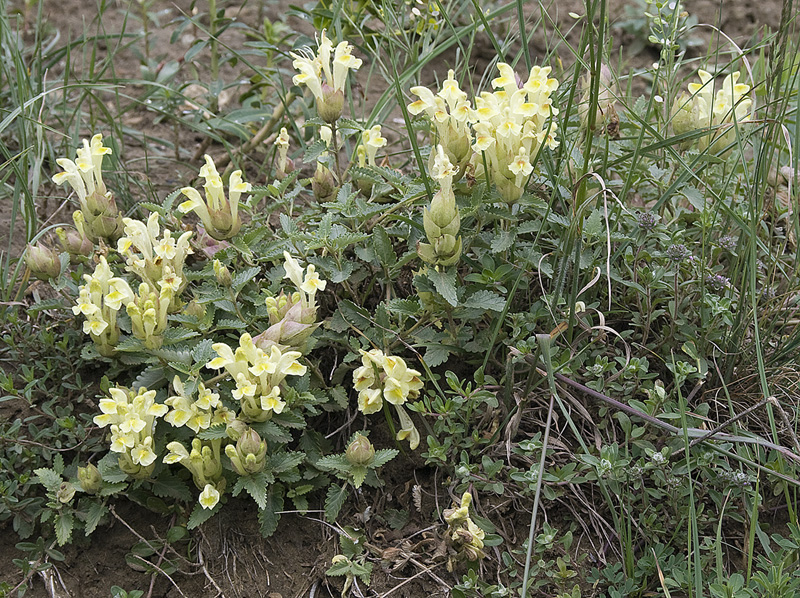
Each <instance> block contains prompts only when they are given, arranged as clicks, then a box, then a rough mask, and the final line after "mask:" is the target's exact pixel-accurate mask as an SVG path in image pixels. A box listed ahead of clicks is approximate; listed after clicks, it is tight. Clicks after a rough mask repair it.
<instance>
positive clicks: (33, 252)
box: [25, 241, 61, 280]
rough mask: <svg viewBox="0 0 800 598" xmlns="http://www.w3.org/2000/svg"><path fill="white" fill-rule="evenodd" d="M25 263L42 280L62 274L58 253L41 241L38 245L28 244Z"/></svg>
mask: <svg viewBox="0 0 800 598" xmlns="http://www.w3.org/2000/svg"><path fill="white" fill-rule="evenodd" d="M25 263H26V264H27V265H28V267H29V268H30V269H31V272H32V273H33V275H34V276H35V277H36V278H39V279H40V280H51V279H53V278H58V275H59V274H61V260H59V259H58V254H57V253H56V252H55V251H53V250H52V249H51V248H50V247H48V246H47V245H45V244H44V243H42V242H41V241H39V242H38V243H36V245H30V244H29V245H28V249H27V252H26V254H25Z"/></svg>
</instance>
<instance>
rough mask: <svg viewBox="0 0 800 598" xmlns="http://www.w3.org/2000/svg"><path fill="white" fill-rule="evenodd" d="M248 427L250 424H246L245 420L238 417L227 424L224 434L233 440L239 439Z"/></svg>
mask: <svg viewBox="0 0 800 598" xmlns="http://www.w3.org/2000/svg"><path fill="white" fill-rule="evenodd" d="M249 429H250V426H248V425H247V424H246V423H245V422H243V421H242V420H240V419H235V420H233V421H232V422H231V423H229V424H228V425H227V427H226V428H225V434H226V435H227V436H228V438H230V439H231V440H233V441H234V442H235V441H237V440H239V438H240V437H241V436H242V434H244V433H245V432H246V431H247V430H249Z"/></svg>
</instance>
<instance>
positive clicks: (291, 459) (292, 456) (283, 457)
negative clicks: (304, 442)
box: [269, 451, 306, 473]
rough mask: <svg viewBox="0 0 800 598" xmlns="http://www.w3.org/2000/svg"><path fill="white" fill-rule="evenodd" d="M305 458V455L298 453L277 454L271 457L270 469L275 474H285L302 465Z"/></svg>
mask: <svg viewBox="0 0 800 598" xmlns="http://www.w3.org/2000/svg"><path fill="white" fill-rule="evenodd" d="M305 458H306V456H305V455H304V454H303V453H301V452H297V451H291V452H286V453H276V454H274V455H270V456H269V469H270V470H271V471H272V472H273V473H283V472H284V471H289V470H290V469H292V468H293V467H297V466H298V465H300V463H302V462H303V459H305Z"/></svg>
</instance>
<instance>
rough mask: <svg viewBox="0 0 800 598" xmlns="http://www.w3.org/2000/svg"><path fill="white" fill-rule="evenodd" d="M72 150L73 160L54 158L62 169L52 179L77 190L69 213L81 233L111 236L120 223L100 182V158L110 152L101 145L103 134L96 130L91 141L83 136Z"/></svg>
mask: <svg viewBox="0 0 800 598" xmlns="http://www.w3.org/2000/svg"><path fill="white" fill-rule="evenodd" d="M76 154H77V158H76V159H75V160H74V161H73V160H70V159H68V158H59V159H58V160H56V162H57V163H58V165H59V166H61V168H63V169H64V172H59V173H58V174H56V175H55V176H54V177H53V182H55V183H56V184H57V185H60V184H62V183H64V182H67V183H69V185H70V186H71V187H72V189H73V190H74V191H75V193H76V194H77V196H78V201H79V202H80V206H81V208H80V210H78V211H76V212H75V213H74V214H73V219H74V221H75V226H76V227H77V228H78V231H79V232H80V234H81V236H86V237H88V238H89V239H90V240H91V241H98V240H99V239H106V240H110V239H114V238H116V237H117V235H118V232H119V229H120V228H122V223H121V221H120V214H119V211H118V210H117V204H116V202H115V201H114V198H113V196H112V195H111V192H110V191H108V190H107V189H106V185H105V183H104V182H103V158H104V156H106V155H107V154H111V149H110V148H108V147H105V146H104V145H103V136H102V135H100V134H97V135H95V136H93V137H92V140H91V142H90V141H89V140H87V139H84V140H83V147H81V148H78V150H77V152H76Z"/></svg>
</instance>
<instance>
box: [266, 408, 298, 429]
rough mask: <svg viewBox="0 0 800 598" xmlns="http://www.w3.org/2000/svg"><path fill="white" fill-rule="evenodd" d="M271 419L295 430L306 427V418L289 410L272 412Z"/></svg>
mask: <svg viewBox="0 0 800 598" xmlns="http://www.w3.org/2000/svg"><path fill="white" fill-rule="evenodd" d="M272 421H273V422H275V423H276V424H279V425H281V426H286V427H287V428H294V429H296V430H302V429H303V428H305V427H306V420H305V419H304V418H303V416H301V415H298V414H297V413H293V412H291V411H284V412H283V413H275V414H273V416H272Z"/></svg>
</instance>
